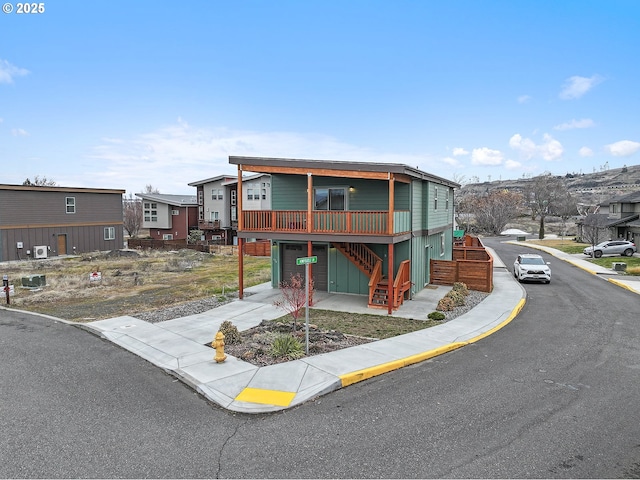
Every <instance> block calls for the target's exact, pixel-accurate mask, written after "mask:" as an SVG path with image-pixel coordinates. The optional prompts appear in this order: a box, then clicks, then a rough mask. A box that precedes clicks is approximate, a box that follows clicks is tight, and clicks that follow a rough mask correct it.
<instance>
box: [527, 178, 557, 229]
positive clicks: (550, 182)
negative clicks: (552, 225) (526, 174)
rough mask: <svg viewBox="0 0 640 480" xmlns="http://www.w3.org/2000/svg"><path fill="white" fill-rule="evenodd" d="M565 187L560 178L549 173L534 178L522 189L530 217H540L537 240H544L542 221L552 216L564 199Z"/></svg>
mask: <svg viewBox="0 0 640 480" xmlns="http://www.w3.org/2000/svg"><path fill="white" fill-rule="evenodd" d="M567 193H568V190H567V187H566V185H565V183H564V181H563V180H562V178H559V177H554V176H553V175H551V174H550V173H547V174H544V175H539V176H537V177H535V178H534V179H533V180H532V181H531V182H530V183H529V184H528V185H527V187H525V189H524V195H525V201H526V202H527V204H528V205H529V207H530V208H531V217H532V219H535V218H536V217H540V228H539V230H538V238H539V239H543V238H544V221H545V218H546V217H547V216H549V215H554V214H555V212H556V211H557V210H558V208H559V203H560V202H561V201H562V199H564V198H565V197H566V195H567Z"/></svg>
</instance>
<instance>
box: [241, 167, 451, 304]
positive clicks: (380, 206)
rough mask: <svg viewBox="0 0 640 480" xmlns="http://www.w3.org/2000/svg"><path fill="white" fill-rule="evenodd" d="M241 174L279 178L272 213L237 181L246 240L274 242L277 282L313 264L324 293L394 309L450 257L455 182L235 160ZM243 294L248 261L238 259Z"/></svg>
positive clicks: (399, 171)
mask: <svg viewBox="0 0 640 480" xmlns="http://www.w3.org/2000/svg"><path fill="white" fill-rule="evenodd" d="M229 163H231V164H234V165H237V166H238V178H241V176H242V175H243V174H245V173H247V172H258V173H264V174H270V175H271V182H270V183H271V207H270V210H255V209H253V206H252V205H249V206H248V205H245V200H244V199H245V194H244V190H245V186H244V179H242V180H241V181H239V182H238V192H240V193H239V195H238V198H239V199H241V201H240V202H239V204H238V244H239V245H240V247H242V245H243V243H244V241H246V239H249V238H264V239H270V240H271V242H272V255H271V257H272V276H271V278H272V280H271V281H272V285H273V287H277V286H278V285H279V284H280V282H281V281H283V280H284V281H288V280H289V279H290V276H291V275H292V274H294V273H304V268H305V267H303V266H301V265H297V261H296V259H297V258H300V257H317V263H315V264H312V266H311V270H312V276H313V281H314V287H315V289H316V290H318V291H325V292H335V293H351V294H359V295H368V298H369V306H371V307H379V308H386V309H388V311H389V312H391V311H392V310H393V309H396V308H397V307H398V306H399V305H400V304H401V303H402V302H403V301H404V300H405V299H407V298H411V296H412V295H414V294H415V293H417V292H419V291H420V290H422V289H423V288H424V287H425V286H426V285H427V284H428V283H429V275H430V269H429V265H430V260H431V259H435V260H451V259H452V249H453V191H454V188H456V187H459V185H458V184H457V183H455V182H452V181H449V180H446V179H443V178H440V177H437V176H435V175H431V174H429V173H426V172H423V171H420V170H418V169H416V168H412V167H409V166H407V165H400V164H387V163H355V162H337V161H323V160H294V159H281V158H262V157H259V158H254V157H234V156H231V157H229ZM239 276H240V292H239V293H240V297H241V298H242V291H243V290H242V289H243V285H242V281H243V278H242V277H243V264H242V256H240V260H239Z"/></svg>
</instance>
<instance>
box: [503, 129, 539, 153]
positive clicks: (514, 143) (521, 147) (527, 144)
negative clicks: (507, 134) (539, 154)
mask: <svg viewBox="0 0 640 480" xmlns="http://www.w3.org/2000/svg"><path fill="white" fill-rule="evenodd" d="M509 146H510V147H511V148H513V149H514V150H517V151H519V152H520V153H521V154H522V156H523V157H524V158H526V159H527V160H529V159H530V158H533V156H534V155H535V154H536V144H535V142H534V141H533V140H531V139H529V138H522V135H520V134H519V133H516V134H515V135H513V136H512V137H511V138H510V139H509Z"/></svg>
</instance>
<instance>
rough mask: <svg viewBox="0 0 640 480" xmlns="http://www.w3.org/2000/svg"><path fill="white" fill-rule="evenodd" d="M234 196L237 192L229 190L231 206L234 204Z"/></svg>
mask: <svg viewBox="0 0 640 480" xmlns="http://www.w3.org/2000/svg"><path fill="white" fill-rule="evenodd" d="M236 194H237V192H236V191H235V190H231V205H235V204H236Z"/></svg>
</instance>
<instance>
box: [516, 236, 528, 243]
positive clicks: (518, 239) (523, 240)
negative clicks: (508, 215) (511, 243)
mask: <svg viewBox="0 0 640 480" xmlns="http://www.w3.org/2000/svg"><path fill="white" fill-rule="evenodd" d="M516 240H517V241H518V242H526V241H527V237H525V236H524V235H519V236H518V237H516Z"/></svg>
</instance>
